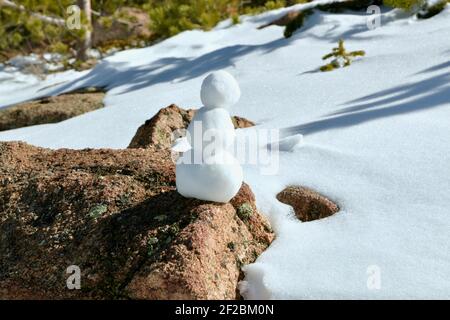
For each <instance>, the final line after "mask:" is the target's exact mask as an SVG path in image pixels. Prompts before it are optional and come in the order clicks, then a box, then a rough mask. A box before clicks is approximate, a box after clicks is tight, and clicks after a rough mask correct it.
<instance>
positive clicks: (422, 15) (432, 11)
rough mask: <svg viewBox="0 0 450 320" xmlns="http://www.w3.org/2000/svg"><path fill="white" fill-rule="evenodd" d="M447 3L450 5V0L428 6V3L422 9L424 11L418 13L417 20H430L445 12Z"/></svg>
mask: <svg viewBox="0 0 450 320" xmlns="http://www.w3.org/2000/svg"><path fill="white" fill-rule="evenodd" d="M447 2H449V3H450V0H449V1H447V0H441V1H439V2H437V3H435V4H433V5H431V6H430V5H428V4H427V3H426V4H425V5H424V6H423V7H422V9H421V10H420V11H419V12H418V13H417V18H419V19H428V18H431V17H434V16H435V15H437V14H439V13H441V12H442V10H444V8H445V6H446V5H447Z"/></svg>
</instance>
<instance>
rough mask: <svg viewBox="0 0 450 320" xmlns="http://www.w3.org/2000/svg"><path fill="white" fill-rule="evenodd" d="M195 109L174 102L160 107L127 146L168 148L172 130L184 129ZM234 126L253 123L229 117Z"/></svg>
mask: <svg viewBox="0 0 450 320" xmlns="http://www.w3.org/2000/svg"><path fill="white" fill-rule="evenodd" d="M195 112H196V110H192V109H189V110H184V109H182V108H180V107H178V106H177V105H175V104H171V105H170V106H168V107H166V108H163V109H161V110H160V111H158V113H157V114H156V115H154V116H153V117H152V118H151V119H150V120H147V121H146V122H145V123H144V124H143V125H141V126H140V127H139V128H138V130H137V132H136V134H135V136H134V137H133V139H132V140H131V143H130V145H129V146H128V148H147V147H148V146H156V147H157V148H160V149H168V148H170V147H171V145H172V142H173V141H172V132H174V131H175V130H177V129H185V128H187V126H188V125H189V123H190V122H191V120H192V118H193V117H194V114H195ZM231 120H232V121H233V124H234V126H235V128H247V127H251V126H254V125H255V124H254V123H253V122H251V121H250V120H247V119H245V118H241V117H236V116H234V117H231Z"/></svg>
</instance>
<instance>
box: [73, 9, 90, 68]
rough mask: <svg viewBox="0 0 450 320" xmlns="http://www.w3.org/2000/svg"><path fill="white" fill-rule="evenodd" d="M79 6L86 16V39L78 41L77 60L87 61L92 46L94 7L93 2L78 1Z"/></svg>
mask: <svg viewBox="0 0 450 320" xmlns="http://www.w3.org/2000/svg"><path fill="white" fill-rule="evenodd" d="M77 5H78V6H79V7H80V9H81V11H83V13H84V16H85V19H86V20H85V23H84V29H85V33H84V37H83V39H80V40H79V41H78V49H77V59H79V60H82V61H85V60H87V58H88V55H87V52H88V50H89V49H90V48H91V46H92V7H91V0H77Z"/></svg>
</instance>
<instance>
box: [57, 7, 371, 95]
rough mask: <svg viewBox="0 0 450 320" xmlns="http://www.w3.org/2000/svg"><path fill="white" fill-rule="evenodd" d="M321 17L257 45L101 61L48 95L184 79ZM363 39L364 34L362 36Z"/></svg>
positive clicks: (317, 18)
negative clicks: (135, 62)
mask: <svg viewBox="0 0 450 320" xmlns="http://www.w3.org/2000/svg"><path fill="white" fill-rule="evenodd" d="M321 21H322V17H321V15H319V14H314V15H313V16H311V17H310V19H308V20H307V22H306V23H305V25H304V26H303V27H302V28H301V29H300V30H298V31H297V32H296V33H295V34H294V35H293V36H292V37H290V38H287V39H286V38H284V37H283V36H282V32H281V30H280V38H278V39H275V40H271V41H269V42H267V43H263V44H258V45H244V44H237V45H231V46H227V47H223V48H220V49H217V50H214V51H212V52H209V53H206V54H203V55H201V56H198V57H183V58H179V57H167V58H162V59H158V60H156V61H154V62H152V63H151V64H149V65H144V66H136V67H129V66H127V64H126V63H125V62H110V61H104V62H101V63H99V64H98V65H97V66H96V67H95V68H94V69H92V70H91V71H90V72H89V73H88V74H86V75H85V76H83V77H81V78H78V79H76V80H74V81H71V82H69V83H67V84H65V85H63V86H62V87H58V88H57V89H55V90H54V91H53V92H51V93H50V94H51V95H56V94H59V93H60V92H63V91H65V90H69V89H71V88H73V87H77V86H84V87H87V86H102V87H105V88H107V89H108V90H110V89H113V88H117V87H123V89H122V90H121V91H120V92H118V93H117V94H124V93H128V92H131V91H135V90H140V89H143V88H146V87H149V86H152V85H156V84H160V83H167V82H177V83H179V82H184V81H187V80H190V79H194V78H197V77H200V76H203V75H205V74H207V73H209V72H212V71H216V70H220V69H225V68H228V67H231V66H234V65H235V64H236V62H237V61H238V60H239V59H241V58H242V57H244V56H246V55H249V54H251V53H255V52H256V53H260V54H269V53H271V52H273V51H276V50H279V49H281V48H283V47H286V46H288V45H290V44H292V43H294V42H296V41H301V40H302V39H303V38H306V37H311V36H312V35H311V34H309V33H308V32H307V31H308V30H309V29H311V28H313V27H315V26H316V25H317V24H319V23H320V22H321ZM365 31H367V27H366V26H365V24H364V25H361V26H359V25H357V26H355V28H353V29H352V30H350V31H347V32H345V33H344V34H339V33H334V32H333V33H328V32H327V33H326V34H325V35H323V37H320V39H321V40H322V41H323V40H324V39H325V40H329V41H330V42H337V40H338V39H340V38H342V37H344V38H348V37H352V36H354V35H356V34H358V33H361V32H365ZM364 39H366V38H364Z"/></svg>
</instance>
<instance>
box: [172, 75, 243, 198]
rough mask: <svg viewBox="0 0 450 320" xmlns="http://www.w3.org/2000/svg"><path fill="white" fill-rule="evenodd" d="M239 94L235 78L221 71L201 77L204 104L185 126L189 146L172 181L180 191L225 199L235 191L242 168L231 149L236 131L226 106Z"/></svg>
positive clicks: (196, 195) (237, 187)
mask: <svg viewBox="0 0 450 320" xmlns="http://www.w3.org/2000/svg"><path fill="white" fill-rule="evenodd" d="M239 96H240V90H239V86H238V85H237V82H236V80H234V78H233V77H232V76H231V75H230V74H228V73H227V72H225V71H218V72H214V73H212V74H210V75H209V76H208V77H206V78H205V80H204V81H203V83H202V89H201V98H202V102H203V104H204V106H203V107H202V108H200V110H198V111H197V113H196V115H195V116H194V118H193V120H192V122H191V123H190V124H189V126H188V129H187V131H188V141H189V143H190V145H191V149H190V150H188V151H186V152H184V153H183V155H182V156H181V157H180V159H179V160H178V162H177V165H176V185H177V190H178V192H179V193H180V194H181V195H183V196H185V197H188V198H197V199H200V200H206V201H214V202H228V201H230V200H231V199H232V198H233V197H234V196H235V195H236V194H237V192H238V191H239V189H240V187H241V185H242V181H243V171H242V167H241V166H240V164H239V162H238V160H237V159H236V158H235V157H234V156H233V154H232V153H231V148H232V146H233V145H234V140H235V136H236V134H235V131H234V126H233V123H232V121H231V117H230V114H229V113H228V110H227V108H228V107H230V106H231V105H233V104H234V103H236V102H237V100H238V99H239Z"/></svg>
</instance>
